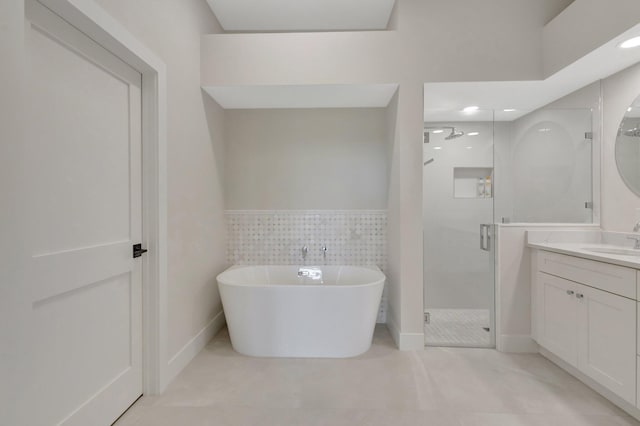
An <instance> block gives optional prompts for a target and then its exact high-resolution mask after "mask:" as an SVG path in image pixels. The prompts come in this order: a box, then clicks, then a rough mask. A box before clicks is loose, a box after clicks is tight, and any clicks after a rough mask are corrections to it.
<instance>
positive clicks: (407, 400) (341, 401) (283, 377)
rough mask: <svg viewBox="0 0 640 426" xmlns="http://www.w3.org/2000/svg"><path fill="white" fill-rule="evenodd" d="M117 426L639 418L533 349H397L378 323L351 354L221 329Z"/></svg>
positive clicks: (566, 425)
mask: <svg viewBox="0 0 640 426" xmlns="http://www.w3.org/2000/svg"><path fill="white" fill-rule="evenodd" d="M116 425H117V426H147V425H149V426H165V425H171V426H174V425H177V426H255V425H260V426H276V425H277V426H287V425H296V426H297V425H300V426H321V425H331V426H342V425H344V426H347V425H349V426H358V425H368V426H378V425H380V426H382V425H384V426H387V425H393V426H403V425H407V426H409V425H411V426H416V425H428V426H538V425H540V426H542V425H544V426H624V425H626V426H630V425H640V423H639V422H636V421H635V420H633V419H631V418H630V417H628V416H626V415H625V414H624V413H623V412H622V411H621V410H619V409H618V408H616V407H615V406H613V405H612V404H611V403H609V402H608V401H606V400H605V399H603V398H602V397H600V396H599V395H598V394H596V393H595V392H594V391H592V390H590V389H589V388H588V387H586V386H585V385H583V384H582V383H580V382H579V381H578V380H577V379H574V378H573V377H571V376H570V375H569V374H567V373H565V372H564V371H562V370H561V369H560V368H558V367H556V366H555V365H553V364H552V363H551V362H549V361H547V360H546V359H544V358H543V357H541V356H539V355H528V354H527V355H523V354H519V355H515V354H503V353H499V352H497V351H495V350H491V349H460V348H426V349H425V350H421V351H407V352H400V351H398V350H396V349H395V346H394V344H393V341H392V340H391V337H390V335H389V333H388V331H387V330H386V328H384V326H378V328H377V329H376V333H375V337H374V344H373V346H372V348H371V350H369V351H368V352H367V353H366V354H364V355H361V356H359V357H357V358H351V359H278V358H251V357H245V356H242V355H239V354H237V353H235V352H234V351H233V349H232V348H231V344H230V342H229V336H228V334H227V332H226V330H223V331H222V332H220V333H219V334H218V335H217V336H216V337H215V338H214V339H213V340H212V341H211V342H210V343H209V344H208V345H207V347H206V348H205V349H204V350H203V351H202V352H201V353H200V354H198V356H197V357H196V358H195V359H194V360H193V361H192V362H191V364H189V365H188V366H187V368H185V370H184V371H183V372H182V373H181V374H180V375H179V376H178V377H177V378H176V379H175V380H174V382H173V383H171V385H170V386H169V388H168V389H167V391H166V392H165V393H164V394H163V395H161V396H158V397H143V398H141V399H140V400H139V401H138V402H137V403H136V404H135V405H134V406H133V407H132V408H131V409H130V410H129V411H128V412H127V413H126V414H125V415H124V416H123V417H122V418H121V419H120V421H118V422H117V423H116Z"/></svg>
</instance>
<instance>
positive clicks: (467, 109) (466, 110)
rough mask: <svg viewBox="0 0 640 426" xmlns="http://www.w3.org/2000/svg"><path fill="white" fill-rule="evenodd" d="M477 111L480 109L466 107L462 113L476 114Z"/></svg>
mask: <svg viewBox="0 0 640 426" xmlns="http://www.w3.org/2000/svg"><path fill="white" fill-rule="evenodd" d="M479 109H480V107H478V106H475V105H472V106H468V107H466V108H464V109H463V110H462V111H463V112H476V111H477V110H479Z"/></svg>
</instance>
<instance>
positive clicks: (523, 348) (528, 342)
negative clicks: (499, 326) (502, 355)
mask: <svg viewBox="0 0 640 426" xmlns="http://www.w3.org/2000/svg"><path fill="white" fill-rule="evenodd" d="M496 349H497V350H498V351H500V352H510V353H536V354H537V353H538V350H539V346H538V344H537V343H536V342H535V340H533V339H532V338H531V336H529V335H526V334H502V335H500V336H498V340H497V342H496Z"/></svg>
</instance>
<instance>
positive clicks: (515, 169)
mask: <svg viewBox="0 0 640 426" xmlns="http://www.w3.org/2000/svg"><path fill="white" fill-rule="evenodd" d="M592 115H593V114H592V111H591V109H587V108H583V109H552V108H542V109H539V110H537V111H533V112H531V113H528V114H525V115H523V116H521V117H519V118H517V119H515V120H512V121H497V122H496V125H495V139H494V142H495V162H496V164H495V168H496V171H497V173H496V178H497V184H498V186H497V187H496V192H497V193H498V194H499V196H498V198H497V199H496V205H495V209H496V216H495V217H496V222H504V223H509V222H511V223H593V179H592V175H593V160H592V159H593V144H594V143H593V139H594V132H593V129H592V127H593V125H592Z"/></svg>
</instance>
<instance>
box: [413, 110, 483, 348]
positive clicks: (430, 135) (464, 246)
mask: <svg viewBox="0 0 640 426" xmlns="http://www.w3.org/2000/svg"><path fill="white" fill-rule="evenodd" d="M479 114H484V115H483V117H485V119H484V121H469V122H448V123H442V122H439V123H425V144H424V163H425V165H424V172H423V229H424V235H423V244H424V308H425V309H424V313H425V318H424V319H425V322H424V332H425V344H426V345H428V346H463V347H494V346H495V327H494V312H495V308H494V306H495V301H494V287H495V286H494V282H495V277H494V274H495V272H494V254H495V244H494V226H493V218H494V123H493V113H492V112H485V113H482V112H479ZM476 119H477V118H476Z"/></svg>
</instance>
